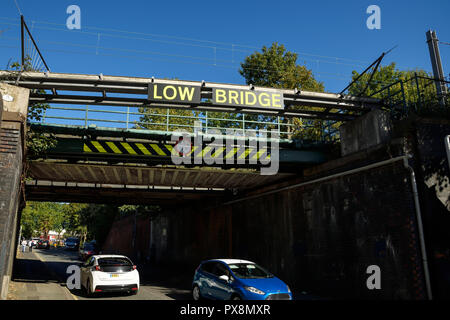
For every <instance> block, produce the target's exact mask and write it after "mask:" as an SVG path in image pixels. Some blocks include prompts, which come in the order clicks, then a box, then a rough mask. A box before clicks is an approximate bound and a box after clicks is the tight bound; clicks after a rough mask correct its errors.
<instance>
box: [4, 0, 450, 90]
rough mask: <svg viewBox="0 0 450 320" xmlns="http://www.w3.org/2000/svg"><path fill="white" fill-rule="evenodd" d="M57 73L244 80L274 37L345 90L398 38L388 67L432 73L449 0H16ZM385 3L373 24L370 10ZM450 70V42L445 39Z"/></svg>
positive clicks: (7, 39)
mask: <svg viewBox="0 0 450 320" xmlns="http://www.w3.org/2000/svg"><path fill="white" fill-rule="evenodd" d="M16 1H17V4H18V5H19V7H20V10H21V11H22V13H23V14H24V16H25V18H26V21H27V23H28V25H29V27H30V28H32V33H33V35H34V36H35V38H36V40H37V42H38V44H39V46H40V48H41V50H42V52H43V54H44V57H45V59H46V60H47V62H48V64H49V66H50V68H51V70H52V71H54V72H73V73H89V74H98V73H103V74H109V75H128V76H143V77H151V76H155V77H157V78H160V77H165V78H179V79H183V80H205V81H213V82H223V83H244V79H243V78H242V77H241V76H240V75H239V73H238V68H239V63H240V62H242V61H243V59H244V58H245V56H247V55H249V54H251V53H252V52H254V51H256V50H259V49H260V48H261V47H262V46H263V45H266V46H270V45H271V43H272V42H274V41H277V42H278V43H281V44H284V45H285V46H286V48H287V49H288V50H291V51H295V52H297V53H299V59H298V63H300V64H306V66H307V67H308V68H310V69H312V71H313V72H314V74H315V76H316V78H317V79H318V80H320V81H322V82H324V84H325V89H326V90H327V91H331V92H339V91H340V89H343V87H345V86H346V84H347V83H348V80H349V78H350V75H351V71H352V70H359V71H361V70H363V69H364V68H365V67H366V66H368V65H369V64H370V63H371V62H372V61H373V60H375V59H376V58H377V57H378V56H379V55H380V54H381V53H382V52H383V51H386V50H388V49H390V48H392V47H394V46H396V45H398V47H397V48H396V49H395V50H394V51H392V52H391V53H390V54H389V55H388V56H387V57H386V58H385V60H384V64H387V63H390V62H392V61H395V62H397V64H398V67H399V68H400V69H415V68H422V69H425V70H429V71H430V70H431V65H430V61H429V53H428V47H427V44H426V41H425V32H426V31H427V30H428V29H430V28H431V29H434V30H436V31H437V35H438V37H439V39H440V40H442V41H446V42H450V19H449V18H448V13H449V12H450V1H448V0H428V1H405V0H401V1H379V0H378V1H375V0H372V1H361V0H348V1H344V0H343V1H325V0H321V1H301V0H297V1H234V0H229V1H148V0H147V1H137V0H128V1H85V0H71V1H64V0H58V1H54V0H53V1H50V0H41V1H35V0H16ZM72 4H75V5H78V6H79V7H80V9H81V30H69V29H67V27H66V25H65V24H66V20H67V18H68V16H69V14H67V13H66V9H67V7H68V6H69V5H72ZM371 4H376V5H378V6H379V7H380V9H381V29H380V30H369V29H368V28H367V27H366V20H367V18H368V17H369V14H367V13H366V9H367V7H368V6H369V5H371ZM18 18H19V14H18V9H17V7H16V5H15V3H14V0H3V1H2V11H1V13H0V30H3V32H2V33H1V35H0V48H1V50H0V66H1V68H2V69H4V66H5V65H6V63H7V62H8V60H9V59H10V58H15V59H18V57H19V47H18V46H19V40H18V37H19V28H18V26H17V23H18V21H19V20H18ZM441 55H442V60H443V63H444V72H445V73H446V74H449V73H450V65H449V63H448V61H449V58H450V46H448V45H441Z"/></svg>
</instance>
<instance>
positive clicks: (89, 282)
mask: <svg viewBox="0 0 450 320" xmlns="http://www.w3.org/2000/svg"><path fill="white" fill-rule="evenodd" d="M80 277H81V286H82V288H84V289H85V290H86V293H87V294H88V295H89V296H90V295H93V294H94V293H97V292H123V291H127V292H130V293H132V294H137V293H138V291H139V272H138V271H137V269H136V266H135V265H134V264H133V263H132V262H131V260H130V259H129V258H127V257H126V256H122V255H107V254H102V255H93V256H91V257H90V258H88V259H87V260H86V262H85V263H83V264H82V265H81V275H80Z"/></svg>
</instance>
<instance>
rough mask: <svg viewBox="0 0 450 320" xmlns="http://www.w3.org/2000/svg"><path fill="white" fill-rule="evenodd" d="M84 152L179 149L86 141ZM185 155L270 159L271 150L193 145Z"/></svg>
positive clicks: (162, 153) (133, 152) (160, 154)
mask: <svg viewBox="0 0 450 320" xmlns="http://www.w3.org/2000/svg"><path fill="white" fill-rule="evenodd" d="M83 152H85V153H97V154H116V155H132V156H158V157H170V156H171V155H172V152H173V153H174V155H178V153H177V151H176V150H175V149H174V148H173V145H171V144H165V143H140V142H139V143H138V142H119V141H103V140H100V141H99V140H97V141H94V140H92V141H84V144H83ZM185 156H188V157H194V158H206V157H211V158H213V159H214V158H223V159H224V161H227V160H228V159H237V160H242V161H249V160H253V161H255V160H266V161H267V160H269V159H270V152H268V148H261V149H255V148H249V147H244V146H242V147H232V148H228V149H227V148H226V147H218V146H217V147H212V146H208V145H207V146H204V147H203V148H199V147H198V146H192V149H191V151H190V152H189V153H187V154H186V155H185Z"/></svg>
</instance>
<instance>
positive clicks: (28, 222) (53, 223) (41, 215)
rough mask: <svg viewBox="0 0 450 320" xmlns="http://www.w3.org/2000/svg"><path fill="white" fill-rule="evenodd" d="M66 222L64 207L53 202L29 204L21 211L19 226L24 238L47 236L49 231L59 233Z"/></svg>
mask: <svg viewBox="0 0 450 320" xmlns="http://www.w3.org/2000/svg"><path fill="white" fill-rule="evenodd" d="M65 220H66V215H65V210H64V205H63V204H60V203H53V202H29V203H27V206H26V207H25V209H24V210H23V211H22V218H21V226H22V232H23V235H24V236H25V237H26V238H30V237H32V236H36V235H39V234H40V233H42V234H44V236H47V235H48V232H49V231H50V230H54V231H57V232H61V231H62V230H63V229H64V222H65Z"/></svg>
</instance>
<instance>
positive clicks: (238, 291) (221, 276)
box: [192, 259, 292, 300]
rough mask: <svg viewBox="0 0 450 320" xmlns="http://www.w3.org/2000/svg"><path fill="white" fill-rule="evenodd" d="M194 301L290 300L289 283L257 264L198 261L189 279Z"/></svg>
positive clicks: (218, 260) (226, 260)
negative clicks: (190, 279) (191, 280)
mask: <svg viewBox="0 0 450 320" xmlns="http://www.w3.org/2000/svg"><path fill="white" fill-rule="evenodd" d="M192 296H193V298H194V300H201V299H203V298H206V299H213V300H292V293H291V290H290V289H289V286H288V285H286V284H285V283H284V282H283V281H281V280H280V279H278V278H277V277H275V276H274V275H273V274H271V273H270V272H268V271H267V270H265V269H264V268H262V267H260V266H258V265H257V264H256V263H254V262H251V261H247V260H238V259H214V260H207V261H203V262H201V263H200V265H199V266H198V268H197V270H195V275H194V280H193V282H192Z"/></svg>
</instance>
